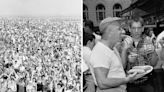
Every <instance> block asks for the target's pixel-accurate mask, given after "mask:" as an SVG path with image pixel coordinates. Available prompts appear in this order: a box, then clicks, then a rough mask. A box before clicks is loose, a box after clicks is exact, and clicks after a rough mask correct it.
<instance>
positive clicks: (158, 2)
mask: <svg viewBox="0 0 164 92" xmlns="http://www.w3.org/2000/svg"><path fill="white" fill-rule="evenodd" d="M135 8H138V9H141V10H143V11H145V12H147V14H148V15H150V14H157V13H158V12H161V11H163V10H164V0H138V1H136V2H135V3H134V4H132V5H130V7H128V8H126V9H124V10H123V11H122V12H121V15H122V14H124V13H127V12H129V11H131V10H133V9H135ZM144 16H146V15H144Z"/></svg>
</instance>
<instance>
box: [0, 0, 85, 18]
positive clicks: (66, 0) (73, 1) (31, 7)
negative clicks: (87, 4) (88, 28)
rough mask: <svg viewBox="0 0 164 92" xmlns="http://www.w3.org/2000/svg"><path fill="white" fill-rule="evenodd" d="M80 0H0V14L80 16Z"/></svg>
mask: <svg viewBox="0 0 164 92" xmlns="http://www.w3.org/2000/svg"><path fill="white" fill-rule="evenodd" d="M81 10H82V0H0V16H22V15H25V16H31V15H32V16H47V15H48V16H60V15H63V16H81V12H82V11H81Z"/></svg>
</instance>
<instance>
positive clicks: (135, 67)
mask: <svg viewBox="0 0 164 92" xmlns="http://www.w3.org/2000/svg"><path fill="white" fill-rule="evenodd" d="M132 69H142V70H143V69H144V70H145V72H144V73H139V74H137V75H136V79H139V78H141V77H143V76H145V75H146V74H148V73H150V72H151V71H152V70H153V67H152V66H150V65H145V66H134V67H133V68H132ZM132 69H131V70H132ZM129 71H130V70H129Z"/></svg>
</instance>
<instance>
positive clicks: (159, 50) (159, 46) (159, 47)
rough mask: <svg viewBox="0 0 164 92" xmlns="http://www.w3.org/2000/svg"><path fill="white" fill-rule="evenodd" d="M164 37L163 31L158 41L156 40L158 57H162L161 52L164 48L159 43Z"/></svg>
mask: <svg viewBox="0 0 164 92" xmlns="http://www.w3.org/2000/svg"><path fill="white" fill-rule="evenodd" d="M163 37H164V31H162V32H161V33H160V34H159V35H158V36H157V39H156V45H157V48H156V52H157V54H158V55H160V52H161V50H162V46H161V45H160V43H159V41H160V40H161V39H162V38H163Z"/></svg>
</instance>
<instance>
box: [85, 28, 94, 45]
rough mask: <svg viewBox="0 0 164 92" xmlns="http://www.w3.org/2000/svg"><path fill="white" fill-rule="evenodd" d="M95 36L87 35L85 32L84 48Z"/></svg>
mask: <svg viewBox="0 0 164 92" xmlns="http://www.w3.org/2000/svg"><path fill="white" fill-rule="evenodd" d="M94 39H95V36H94V35H93V34H91V33H86V32H84V31H83V46H85V45H87V42H88V41H93V40H94Z"/></svg>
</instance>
